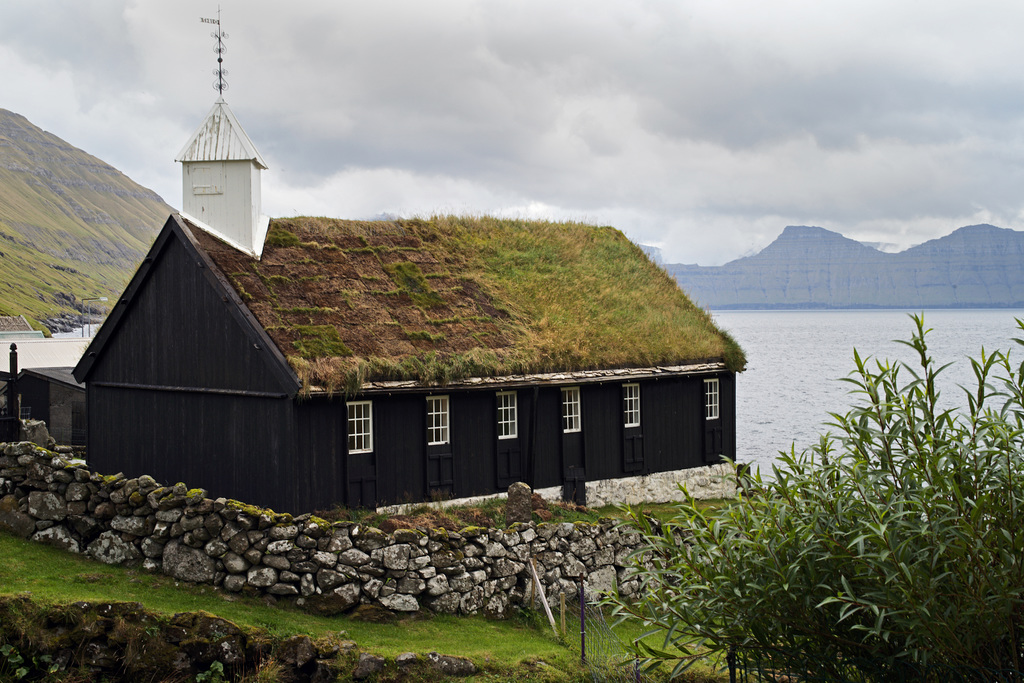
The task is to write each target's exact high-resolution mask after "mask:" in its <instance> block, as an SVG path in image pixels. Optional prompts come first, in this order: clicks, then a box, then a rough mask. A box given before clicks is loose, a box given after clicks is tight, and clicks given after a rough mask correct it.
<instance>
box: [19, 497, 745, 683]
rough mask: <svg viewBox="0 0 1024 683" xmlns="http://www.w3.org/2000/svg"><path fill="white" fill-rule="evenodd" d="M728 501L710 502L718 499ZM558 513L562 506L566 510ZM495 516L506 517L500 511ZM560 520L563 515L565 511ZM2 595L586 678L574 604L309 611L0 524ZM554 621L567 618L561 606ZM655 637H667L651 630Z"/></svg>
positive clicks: (523, 675)
mask: <svg viewBox="0 0 1024 683" xmlns="http://www.w3.org/2000/svg"><path fill="white" fill-rule="evenodd" d="M721 504H722V502H721V501H713V502H710V503H708V505H710V506H715V505H721ZM644 510H645V512H647V513H648V514H651V515H653V516H655V517H658V518H660V519H667V518H668V517H671V516H672V514H674V512H675V507H674V506H673V505H672V504H662V505H646V506H644ZM564 513H565V515H564V518H563V519H564V520H565V521H568V519H570V518H571V519H581V520H587V521H596V519H598V518H600V517H613V518H622V517H623V516H624V512H623V511H622V510H620V509H618V508H614V507H609V508H602V509H599V510H586V511H573V510H568V511H564ZM560 516H561V513H560ZM494 517H495V518H500V522H499V523H502V522H503V521H504V520H503V517H504V515H503V511H500V512H496V513H495V514H494ZM559 521H561V520H559ZM0 558H3V559H2V560H0V595H11V596H13V595H27V596H29V597H31V599H32V600H33V601H35V602H37V603H40V604H68V603H72V602H76V601H86V602H114V601H125V602H139V603H142V604H143V605H144V606H145V607H146V608H147V609H148V610H150V611H152V612H156V613H158V614H163V615H168V616H169V615H173V614H176V613H179V612H194V611H204V612H209V613H212V614H216V615H217V616H220V617H223V618H225V619H228V620H230V621H233V622H235V623H236V624H238V625H239V626H243V627H253V628H260V629H264V630H266V631H268V632H269V633H270V634H272V635H274V636H277V637H288V636H291V635H296V634H305V635H309V636H310V637H312V638H314V639H316V638H319V637H322V636H331V637H333V638H342V639H350V640H354V641H355V642H356V643H357V645H358V646H359V648H360V649H361V650H365V651H369V652H372V653H374V654H378V655H382V656H385V657H388V658H390V659H393V658H394V657H395V656H396V655H398V654H401V653H403V652H415V653H418V654H421V655H423V654H426V653H428V652H434V651H436V652H440V653H443V654H451V655H459V656H463V657H468V658H470V659H471V660H473V662H474V663H475V664H476V665H477V666H478V667H479V668H480V669H481V673H480V674H478V675H477V676H475V677H472V678H470V679H468V680H481V681H482V680H523V681H545V682H549V681H550V682H552V683H556V682H560V681H566V682H574V681H582V680H586V679H587V677H586V676H585V675H584V673H583V672H582V671H581V668H580V664H579V643H578V633H579V626H578V621H577V618H576V616H575V615H576V612H575V609H577V608H574V607H572V606H570V607H569V610H568V611H569V613H568V614H567V629H566V630H567V632H568V637H567V638H565V639H563V638H560V637H559V636H556V635H555V634H554V633H553V632H552V631H551V629H550V628H549V626H548V624H547V620H546V619H545V617H544V616H543V614H542V613H531V612H521V613H518V614H516V615H514V616H513V618H511V619H508V620H505V621H490V620H487V619H485V618H483V617H464V616H463V617H453V616H444V615H437V616H431V615H428V614H418V615H415V616H411V617H406V618H401V619H399V620H397V621H395V622H393V623H385V624H377V623H369V622H364V621H357V620H354V619H352V618H349V617H347V616H337V617H322V616H315V615H311V614H307V613H305V612H302V611H299V610H298V609H296V608H293V607H290V606H288V605H287V604H286V603H283V602H282V603H279V604H277V605H269V604H268V603H267V601H266V598H250V597H243V596H240V595H235V594H231V593H226V592H224V591H221V590H218V589H215V588H213V587H211V586H197V585H192V584H187V583H182V582H179V581H176V580H175V579H173V578H171V577H168V576H164V575H162V574H151V573H147V572H144V571H142V570H137V569H127V568H123V567H115V566H109V565H105V564H102V563H99V562H95V561H93V560H91V559H89V558H87V557H85V556H81V555H75V554H72V553H67V552H64V551H61V550H58V549H55V548H51V547H49V546H45V545H41V544H37V543H33V542H30V541H25V540H22V539H19V538H16V537H14V536H12V535H10V534H8V533H5V532H0ZM555 619H556V622H557V621H560V619H559V614H558V611H557V610H555ZM615 631H616V634H617V635H618V637H619V638H620V639H622V640H625V641H629V640H633V639H635V638H638V637H640V636H641V635H642V634H643V628H642V626H641V625H640V624H639V623H625V624H622V625H619V626H616V629H615ZM650 638H651V644H652V645H656V646H660V645H661V642H660V641H661V639H660V637H658V636H651V637H650ZM718 668H719V666H718V664H717V663H716V662H713V661H708V662H701V663H700V664H699V665H698V666H696V667H695V668H694V670H693V672H692V674H690V675H689V676H688V677H687V679H685V680H692V681H724V680H728V677H727V675H726V676H725V677H724V678H723V675H722V674H721V673H720V672H718V670H717V669H718Z"/></svg>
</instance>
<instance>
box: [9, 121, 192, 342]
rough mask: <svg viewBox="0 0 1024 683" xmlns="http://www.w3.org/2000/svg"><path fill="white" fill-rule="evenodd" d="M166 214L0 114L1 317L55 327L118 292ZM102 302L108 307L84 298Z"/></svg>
mask: <svg viewBox="0 0 1024 683" xmlns="http://www.w3.org/2000/svg"><path fill="white" fill-rule="evenodd" d="M172 210H173V209H171V207H169V206H168V205H167V204H165V203H164V201H163V200H162V199H161V198H160V197H159V196H158V195H157V194H156V193H154V192H152V191H151V190H147V189H146V188H144V187H142V186H141V185H139V184H137V183H135V182H133V181H132V180H131V179H130V178H128V177H127V176H125V175H124V174H123V173H121V172H120V171H118V170H117V169H116V168H114V167H113V166H110V165H109V164H106V163H104V162H103V161H100V160H99V159H97V158H96V157H94V156H90V155H89V154H86V153H85V152H83V151H81V150H80V149H77V148H75V147H73V146H71V145H70V144H68V143H67V142H65V141H63V140H61V139H60V138H58V137H57V136H55V135H52V134H50V133H47V132H46V131H43V130H41V129H39V128H38V127H36V126H34V125H32V123H30V122H29V121H28V119H26V118H25V117H24V116H20V115H18V114H14V113H12V112H9V111H6V110H4V109H0V315H21V314H24V315H25V316H26V317H27V318H29V319H30V320H31V321H32V322H33V324H34V325H35V326H37V327H39V326H40V325H48V326H50V327H52V328H56V329H59V328H61V327H62V326H65V325H67V324H68V322H69V321H70V320H73V319H75V318H77V317H79V316H80V315H81V313H83V312H84V311H86V310H87V308H88V307H89V306H90V305H91V307H92V310H93V311H95V310H97V309H102V308H106V307H108V306H109V305H111V304H112V302H114V301H115V300H116V297H117V296H118V295H120V293H121V291H122V289H124V286H125V284H126V283H127V281H128V279H129V278H130V277H131V275H132V273H133V272H134V271H135V269H136V267H137V266H138V264H139V262H140V261H141V260H142V257H143V256H144V255H145V253H146V251H148V249H149V246H150V245H151V244H152V242H153V240H154V239H155V237H156V233H157V231H158V230H159V229H160V228H161V227H162V226H163V224H164V221H166V219H167V216H168V215H169V214H170V213H171V212H172ZM103 296H105V297H108V299H110V302H109V303H108V304H102V303H92V304H83V299H90V298H93V299H94V298H98V297H103Z"/></svg>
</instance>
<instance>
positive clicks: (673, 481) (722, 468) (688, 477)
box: [377, 463, 736, 515]
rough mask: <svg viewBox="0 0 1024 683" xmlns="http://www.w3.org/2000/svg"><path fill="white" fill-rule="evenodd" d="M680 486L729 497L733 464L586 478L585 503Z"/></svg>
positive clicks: (660, 496) (661, 495)
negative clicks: (598, 478) (591, 479)
mask: <svg viewBox="0 0 1024 683" xmlns="http://www.w3.org/2000/svg"><path fill="white" fill-rule="evenodd" d="M680 486H684V487H686V490H687V491H688V492H689V493H690V495H692V496H693V497H694V498H698V499H702V500H706V499H711V498H731V497H732V496H734V495H736V476H735V474H734V473H733V469H732V466H730V465H728V464H726V463H722V464H719V465H707V466H705V467H691V468H688V469H685V470H674V471H671V472H655V473H654V474H645V475H642V476H639V477H623V478H621V479H603V480H601V481H588V482H587V506H588V507H595V508H598V507H604V506H605V505H636V504H638V503H667V502H669V501H679V500H683V499H684V498H685V496H684V494H683V492H682V491H681V490H680V489H679V487H680ZM534 493H536V494H538V495H540V496H541V497H542V498H544V499H545V500H549V501H557V500H561V499H562V487H561V486H552V487H550V488H543V489H537V490H536V491H534ZM505 497H506V494H504V493H495V494H492V495H489V496H473V497H469V498H455V499H452V500H443V501H437V502H431V503H406V504H403V505H387V506H384V507H379V508H377V512H380V513H384V514H390V515H401V514H405V513H406V512H409V511H410V510H414V509H416V508H418V507H423V506H424V505H427V506H429V507H436V508H444V507H453V506H463V505H476V504H477V503H482V502H483V501H486V500H494V499H497V498H505Z"/></svg>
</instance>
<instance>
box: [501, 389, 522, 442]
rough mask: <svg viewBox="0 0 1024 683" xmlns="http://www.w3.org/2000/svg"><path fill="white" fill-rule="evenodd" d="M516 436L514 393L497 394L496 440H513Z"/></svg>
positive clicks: (516, 421)
mask: <svg viewBox="0 0 1024 683" xmlns="http://www.w3.org/2000/svg"><path fill="white" fill-rule="evenodd" d="M517 435H518V420H517V416H516V392H514V391H499V392H498V438H499V439H514V438H516V436H517Z"/></svg>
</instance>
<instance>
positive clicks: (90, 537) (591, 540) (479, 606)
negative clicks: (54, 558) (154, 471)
mask: <svg viewBox="0 0 1024 683" xmlns="http://www.w3.org/2000/svg"><path fill="white" fill-rule="evenodd" d="M0 453H2V455H0V528H4V529H7V530H8V531H10V532H12V533H14V534H16V535H18V536H21V537H23V538H30V539H33V540H35V541H39V542H42V543H48V544H50V545H53V546H57V547H59V548H63V549H65V550H68V551H70V552H76V553H85V554H87V555H89V556H91V557H93V558H94V559H96V560H99V561H100V562H105V563H108V564H127V565H136V566H141V567H143V568H144V569H146V570H149V571H155V572H163V573H165V574H168V575H170V576H173V577H175V578H177V579H180V580H184V581H191V582H195V583H205V584H212V585H215V586H219V587H221V588H223V589H224V590H226V591H229V592H235V593H239V592H245V593H250V594H270V595H274V596H277V597H279V598H286V599H290V600H294V601H295V603H296V604H298V605H300V606H302V607H304V608H306V609H309V610H310V611H314V612H317V613H325V614H336V613H340V612H344V611H347V610H350V609H353V608H355V607H356V606H358V605H365V604H369V605H375V606H378V607H383V608H385V609H388V610H391V611H395V612H415V611H418V610H422V609H426V610H431V611H434V612H439V613H447V614H476V613H485V614H487V615H489V616H492V617H497V618H501V617H503V616H505V615H506V614H507V613H508V611H509V609H510V608H511V607H513V606H514V605H518V604H522V603H523V602H524V601H528V600H529V597H528V596H529V595H530V585H531V581H532V579H531V576H532V574H531V570H530V562H531V560H532V561H533V562H534V563H535V567H536V570H537V573H538V575H539V577H540V580H541V583H542V584H543V586H544V590H545V594H546V595H547V596H548V598H549V600H553V599H557V594H559V593H570V594H571V593H574V592H575V591H576V590H577V583H576V579H577V578H578V577H580V576H583V577H584V582H585V587H586V589H587V590H588V591H589V592H591V593H594V592H600V591H604V590H609V589H611V588H612V586H613V585H614V584H616V583H617V584H618V587H619V590H620V591H621V592H622V593H623V594H624V595H631V594H633V593H635V592H636V591H637V590H638V588H639V586H638V583H637V581H636V580H635V579H633V578H631V572H630V570H629V569H628V564H629V563H628V561H627V558H628V557H629V556H630V554H631V553H633V551H634V550H635V549H636V548H637V547H638V546H639V543H640V536H639V534H637V533H632V532H630V531H629V530H624V529H621V528H616V526H615V524H614V523H613V522H611V521H608V522H602V523H600V524H582V523H577V524H569V523H557V524H554V523H553V524H543V523H542V524H534V523H529V524H517V525H513V526H512V527H511V528H509V529H506V530H499V529H485V528H479V527H470V528H466V529H463V530H461V531H459V532H457V533H456V532H448V531H445V530H444V529H436V530H431V531H429V532H420V531H413V530H398V531H395V532H394V533H393V534H385V533H383V532H382V531H380V530H379V529H375V528H372V527H367V526H363V525H360V524H353V523H348V522H336V523H333V524H332V523H328V522H326V521H324V520H322V519H318V518H316V517H314V516H311V515H308V514H307V515H301V516H298V517H293V516H291V515H289V514H278V513H274V512H272V511H269V510H263V509H260V508H256V507H252V506H249V505H245V504H243V503H239V502H237V501H233V500H226V499H223V498H218V499H216V500H211V499H210V498H208V497H207V496H206V491H204V490H203V489H191V490H190V489H188V488H186V486H185V485H184V484H176V485H174V486H161V485H159V484H158V483H157V482H156V481H155V480H154V479H153V478H152V477H148V476H142V477H139V478H137V479H126V478H125V477H124V476H122V475H114V476H104V475H101V474H98V473H96V472H92V471H90V470H89V469H87V468H86V467H85V466H84V463H83V462H82V461H73V460H68V459H66V457H65V456H64V455H62V454H59V453H58V454H55V453H53V452H50V451H48V450H46V449H43V448H41V447H38V446H36V445H35V444H32V443H28V442H26V443H17V444H0Z"/></svg>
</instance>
